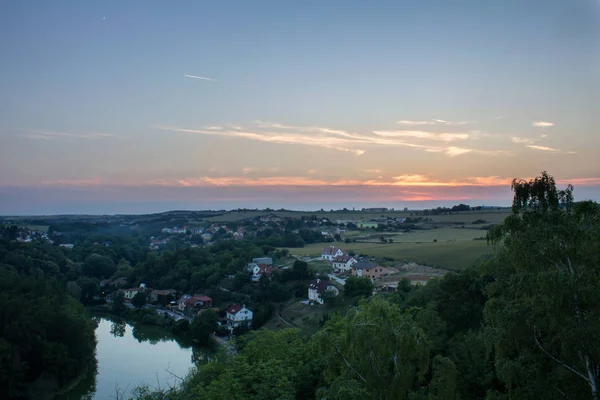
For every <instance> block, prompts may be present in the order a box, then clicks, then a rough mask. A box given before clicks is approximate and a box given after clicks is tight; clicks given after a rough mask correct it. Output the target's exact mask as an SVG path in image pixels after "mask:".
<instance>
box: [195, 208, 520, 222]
mask: <svg viewBox="0 0 600 400" xmlns="http://www.w3.org/2000/svg"><path fill="white" fill-rule="evenodd" d="M509 212H510V210H509V209H501V210H496V209H486V210H481V211H465V212H461V213H456V214H450V215H432V216H429V217H428V218H431V219H432V220H433V221H434V222H441V223H443V222H455V223H457V222H464V223H465V224H471V223H472V222H473V221H476V220H478V219H481V220H485V221H487V222H488V223H499V222H502V220H503V219H504V218H505V217H506V216H507V215H508V214H509ZM268 214H269V213H268V212H265V211H240V212H238V211H227V212H225V213H224V214H222V215H217V216H215V217H208V218H203V220H204V221H214V222H229V221H231V222H234V221H241V220H244V219H247V218H255V217H260V216H262V215H268ZM272 214H274V215H276V216H278V217H293V218H301V217H302V216H310V215H316V216H317V217H322V218H328V219H329V220H330V221H332V222H335V221H336V220H338V219H342V220H349V219H357V220H369V219H372V218H381V217H382V216H383V217H385V218H408V217H410V216H411V215H410V214H411V211H386V212H383V213H381V212H379V213H377V212H363V211H346V212H344V211H323V212H321V211H315V212H306V211H281V212H277V211H274V212H273V213H272Z"/></svg>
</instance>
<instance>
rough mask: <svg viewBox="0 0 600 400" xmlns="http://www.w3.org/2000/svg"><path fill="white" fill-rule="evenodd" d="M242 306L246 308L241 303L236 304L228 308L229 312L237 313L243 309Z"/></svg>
mask: <svg viewBox="0 0 600 400" xmlns="http://www.w3.org/2000/svg"><path fill="white" fill-rule="evenodd" d="M242 308H244V307H242V306H240V305H239V304H234V305H232V306H231V307H229V308H228V309H227V312H228V313H229V314H237V313H239V312H240V311H241V310H242Z"/></svg>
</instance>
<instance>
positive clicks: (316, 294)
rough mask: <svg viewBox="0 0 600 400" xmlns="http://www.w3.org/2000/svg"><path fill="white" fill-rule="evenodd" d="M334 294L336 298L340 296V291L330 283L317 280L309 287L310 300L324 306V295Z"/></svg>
mask: <svg viewBox="0 0 600 400" xmlns="http://www.w3.org/2000/svg"><path fill="white" fill-rule="evenodd" d="M329 291H330V292H333V293H334V294H335V296H337V295H338V294H340V290H339V289H338V288H337V287H335V285H333V283H331V282H330V281H324V280H321V279H315V280H314V281H312V282H311V283H310V284H309V285H308V300H310V301H315V302H317V303H319V304H323V297H322V295H323V293H325V292H329Z"/></svg>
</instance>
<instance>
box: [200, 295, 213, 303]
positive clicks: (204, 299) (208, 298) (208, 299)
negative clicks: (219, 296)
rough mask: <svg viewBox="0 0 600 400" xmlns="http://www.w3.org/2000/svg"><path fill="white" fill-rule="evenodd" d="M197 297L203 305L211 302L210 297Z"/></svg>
mask: <svg viewBox="0 0 600 400" xmlns="http://www.w3.org/2000/svg"><path fill="white" fill-rule="evenodd" d="M199 297H200V300H201V301H203V302H205V303H207V302H211V301H212V299H211V298H210V297H208V296H199Z"/></svg>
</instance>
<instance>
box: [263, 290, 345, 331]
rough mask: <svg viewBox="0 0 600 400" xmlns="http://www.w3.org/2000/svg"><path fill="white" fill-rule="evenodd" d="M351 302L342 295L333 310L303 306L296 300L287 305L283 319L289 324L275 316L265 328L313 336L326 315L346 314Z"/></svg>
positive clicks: (282, 313)
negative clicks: (295, 329)
mask: <svg viewBox="0 0 600 400" xmlns="http://www.w3.org/2000/svg"><path fill="white" fill-rule="evenodd" d="M350 304H351V301H350V300H349V299H347V298H345V297H344V295H343V293H340V295H339V297H338V304H337V305H336V306H335V307H333V308H328V307H326V306H325V305H312V306H311V305H308V304H302V303H301V302H300V301H298V300H294V301H292V302H290V303H288V304H286V306H285V308H284V309H283V311H282V312H281V313H280V315H281V317H282V318H283V319H284V320H285V321H286V322H287V323H288V324H289V325H288V324H286V323H285V322H283V321H282V320H281V319H280V318H279V317H278V316H277V315H273V317H271V319H270V320H269V321H267V323H266V324H265V325H263V328H265V329H273V330H276V329H285V328H292V327H294V328H299V329H300V330H302V332H303V333H305V334H313V333H315V332H316V331H317V330H318V329H319V323H320V322H321V320H322V319H323V316H324V315H325V314H328V315H331V314H333V313H334V312H342V313H343V312H345V311H346V310H347V309H348V306H349V305H350ZM290 325H291V326H290Z"/></svg>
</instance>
